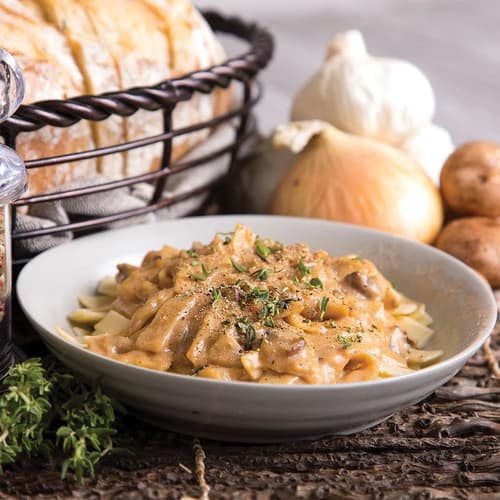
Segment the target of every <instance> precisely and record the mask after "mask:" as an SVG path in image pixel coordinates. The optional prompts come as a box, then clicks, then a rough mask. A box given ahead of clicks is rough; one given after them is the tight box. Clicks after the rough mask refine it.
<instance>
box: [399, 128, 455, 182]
mask: <svg viewBox="0 0 500 500" xmlns="http://www.w3.org/2000/svg"><path fill="white" fill-rule="evenodd" d="M400 148H401V149H402V150H403V151H406V152H407V153H408V154H409V155H410V156H411V157H412V158H413V159H414V160H417V161H418V163H420V165H422V167H423V168H424V170H425V171H426V172H427V174H428V175H429V177H430V178H431V179H432V180H433V181H434V183H435V184H436V185H439V176H440V174H441V169H442V168H443V165H444V163H445V161H446V159H447V158H448V156H450V155H451V153H452V152H453V150H454V149H455V146H454V145H453V142H452V140H451V136H450V134H449V132H448V131H447V130H445V129H444V128H442V127H438V126H437V125H434V124H431V125H427V127H425V128H423V129H422V130H421V131H420V132H417V133H416V134H415V135H412V136H411V137H408V139H406V141H405V142H403V144H401V146H400Z"/></svg>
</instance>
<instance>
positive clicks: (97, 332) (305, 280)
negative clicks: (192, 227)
mask: <svg viewBox="0 0 500 500" xmlns="http://www.w3.org/2000/svg"><path fill="white" fill-rule="evenodd" d="M79 302H80V307H79V308H78V309H76V310H75V311H74V312H73V313H72V314H70V315H69V320H70V322H71V324H72V332H71V334H69V333H67V332H64V331H63V330H62V329H60V328H58V332H59V334H60V335H62V336H64V337H65V338H66V339H70V340H72V341H77V342H80V343H81V344H83V345H84V346H85V347H86V348H87V349H89V350H90V351H93V352H95V353H98V354H101V355H104V356H107V357H110V358H113V359H115V360H118V361H122V362H124V363H131V364H133V365H137V366H141V367H145V368H151V369H155V370H162V371H169V372H175V373H182V374H189V375H192V376H196V377H206V378H212V379H218V380H234V381H253V382H259V383H280V384H334V383H342V382H358V381H365V380H373V379H378V378H383V377H392V376H397V375H403V374H407V373H411V372H412V371H413V370H415V369H418V368H420V367H422V366H424V365H427V364H429V363H432V362H434V361H436V360H437V359H439V357H440V356H441V355H442V352H441V351H424V350H421V348H422V347H423V346H424V345H425V344H426V343H427V341H428V340H429V338H430V337H431V335H432V334H433V330H432V329H431V328H430V327H429V325H430V324H431V322H432V319H431V317H430V316H429V314H428V313H427V312H426V311H425V306H424V305H423V304H419V303H417V302H414V301H412V300H410V299H408V298H407V297H405V296H403V295H402V294H401V293H399V292H398V291H396V290H395V289H394V287H393V286H392V285H391V283H390V282H389V281H388V280H387V279H385V278H384V276H382V274H381V273H380V272H379V271H378V270H377V268H376V267H375V265H374V264H373V263H372V262H371V261H369V260H367V259H365V258H362V257H359V256H357V255H346V256H343V257H333V256H330V255H328V253H327V252H325V251H323V250H319V251H316V252H313V251H311V250H310V249H309V248H308V247H307V245H305V244H302V243H297V244H292V245H284V244H282V243H280V242H278V241H274V240H271V239H261V238H259V237H258V236H257V235H256V234H254V233H253V232H252V231H251V230H250V229H249V228H247V227H245V226H242V225H238V226H237V227H236V228H235V230H234V232H232V233H227V234H217V235H216V236H215V237H214V239H213V240H212V242H211V243H209V244H208V245H204V244H201V243H194V244H193V246H192V248H191V249H189V250H177V249H175V248H171V247H168V246H165V247H163V248H162V249H161V250H159V251H151V252H149V253H147V255H146V256H145V257H144V259H143V261H142V263H141V265H140V266H133V265H130V264H120V265H119V266H118V274H117V276H116V278H105V279H103V280H102V281H101V282H100V283H99V285H98V287H97V295H93V296H82V297H79Z"/></svg>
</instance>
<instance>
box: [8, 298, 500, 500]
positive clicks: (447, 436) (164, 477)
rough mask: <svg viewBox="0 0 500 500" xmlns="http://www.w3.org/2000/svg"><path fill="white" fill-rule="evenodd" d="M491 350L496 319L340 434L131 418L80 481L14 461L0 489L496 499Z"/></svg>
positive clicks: (498, 455)
mask: <svg viewBox="0 0 500 500" xmlns="http://www.w3.org/2000/svg"><path fill="white" fill-rule="evenodd" d="M497 296H498V299H499V304H500V295H498V293H497ZM499 359H500V323H499V324H497V327H496V329H495V332H494V333H493V336H492V338H491V342H490V343H489V344H487V345H486V346H485V347H484V348H483V349H482V350H480V351H479V352H478V353H477V355H476V356H474V357H473V358H471V359H470V360H469V362H468V363H467V365H466V366H465V367H464V369H463V370H462V371H461V372H460V373H459V374H458V375H457V376H456V377H455V378H454V379H453V380H452V381H450V382H449V383H448V384H447V385H446V386H444V387H441V388H440V389H438V390H437V391H436V393H435V394H434V395H432V396H431V397H429V398H428V399H426V400H425V401H424V402H422V403H419V404H417V405H414V406H412V407H410V408H408V409H407V410H405V411H403V412H400V413H398V414H396V415H394V416H392V417H391V418H390V419H388V420H386V421H385V422H384V423H382V424H380V425H378V426H376V427H374V428H372V429H370V430H367V431H365V432H361V433H358V434H356V435H353V436H347V437H331V438H326V439H320V440H316V441H301V442H295V443H288V444H280V445H265V446H258V445H237V444H225V443H218V442H212V441H207V440H197V439H193V438H190V437H188V436H182V435H179V434H174V433H170V432H166V431H162V430H158V429H155V428H153V427H150V426H147V425H145V424H143V423H141V422H137V421H135V420H133V419H132V418H130V419H127V421H126V424H127V438H128V440H129V446H130V448H131V449H132V450H133V451H134V452H135V456H134V458H133V460H128V461H117V459H112V460H111V459H110V460H107V461H105V462H104V463H103V464H102V465H101V466H99V467H98V469H97V471H96V476H95V478H93V479H88V480H86V483H85V486H84V487H76V486H75V483H74V482H73V481H72V480H71V479H70V480H66V481H62V480H61V479H60V476H59V472H58V470H57V468H55V467H53V466H52V465H51V464H50V463H46V462H32V463H30V464H17V465H16V466H14V467H10V468H7V469H6V470H5V471H4V474H3V476H2V477H0V498H23V497H36V498H39V499H56V498H125V499H136V498H137V499H139V498H161V499H163V498H166V499H168V498H175V499H180V498H184V499H186V498H187V497H192V498H208V496H209V497H210V498H212V499H242V500H243V499H245V500H246V499H256V500H265V499H290V498H304V499H306V498H307V499H319V498H329V499H336V498H339V499H350V498H353V499H358V498H380V499H382V498H384V499H413V498H423V499H431V498H446V499H449V498H457V499H462V498H463V499H471V498H478V499H493V498H495V499H500V373H498V360H499Z"/></svg>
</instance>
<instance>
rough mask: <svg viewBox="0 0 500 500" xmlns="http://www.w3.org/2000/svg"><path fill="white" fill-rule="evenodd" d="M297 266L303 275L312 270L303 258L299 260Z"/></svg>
mask: <svg viewBox="0 0 500 500" xmlns="http://www.w3.org/2000/svg"><path fill="white" fill-rule="evenodd" d="M297 267H298V268H299V271H300V274H301V276H302V277H304V276H306V275H308V274H309V273H310V272H311V271H310V270H309V268H307V267H306V265H305V264H304V261H303V260H302V259H300V260H299V263H298V264H297Z"/></svg>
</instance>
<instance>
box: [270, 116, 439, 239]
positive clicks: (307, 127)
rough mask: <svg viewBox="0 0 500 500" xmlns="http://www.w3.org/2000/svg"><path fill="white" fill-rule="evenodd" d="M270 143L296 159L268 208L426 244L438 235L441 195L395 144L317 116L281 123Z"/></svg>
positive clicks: (272, 210)
mask: <svg viewBox="0 0 500 500" xmlns="http://www.w3.org/2000/svg"><path fill="white" fill-rule="evenodd" d="M274 145H275V146H277V147H284V148H288V149H289V150H290V151H292V152H294V153H296V156H295V157H294V163H293V164H292V168H291V169H290V170H289V171H288V173H287V174H286V175H285V177H284V178H283V179H282V181H281V183H280V184H279V185H278V187H277V189H276V192H275V193H274V195H273V198H272V202H271V206H270V212H271V213H273V214H281V215H298V216H303V217H315V218H320V219H330V220H336V221H341V222H349V223H351V224H358V225H361V226H368V227H372V228H375V229H380V230H383V231H388V232H391V233H394V234H398V235H401V236H405V237H407V238H411V239H415V240H418V241H421V242H424V243H430V242H432V241H433V240H434V239H435V237H436V236H437V234H438V232H439V229H440V228H441V225H442V222H443V207H442V202H441V197H440V195H439V192H438V190H437V188H436V186H435V185H434V184H433V183H432V181H431V180H430V179H429V177H428V176H427V175H426V173H425V172H424V171H423V169H422V167H420V165H419V164H418V163H416V162H415V161H414V160H412V159H411V158H410V157H409V156H408V155H406V154H405V153H403V152H402V151H400V150H399V149H396V148H394V147H392V146H389V145H388V144H383V143H381V142H378V141H374V140H372V139H367V138H365V137H359V136H355V135H352V134H346V133H344V132H341V131H339V130H337V129H336V128H334V127H332V126H331V125H329V124H328V123H326V122H322V121H320V120H311V121H303V122H294V123H290V124H288V125H283V126H281V127H278V128H277V129H276V132H275V135H274Z"/></svg>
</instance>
